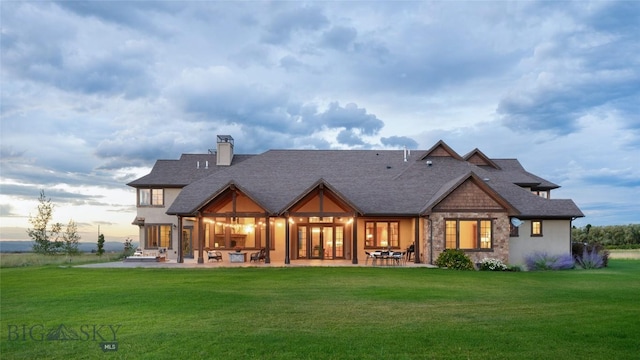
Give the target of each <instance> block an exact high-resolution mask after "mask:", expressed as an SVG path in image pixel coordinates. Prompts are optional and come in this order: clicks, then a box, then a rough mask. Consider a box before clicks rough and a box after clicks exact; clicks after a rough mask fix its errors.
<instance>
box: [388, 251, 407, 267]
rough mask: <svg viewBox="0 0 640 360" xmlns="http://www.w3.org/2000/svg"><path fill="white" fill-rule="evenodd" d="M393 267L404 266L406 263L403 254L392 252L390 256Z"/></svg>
mask: <svg viewBox="0 0 640 360" xmlns="http://www.w3.org/2000/svg"><path fill="white" fill-rule="evenodd" d="M390 256H391V258H392V259H393V262H394V264H395V265H404V264H405V262H406V257H405V252H404V251H403V252H400V251H394V252H393V253H392V254H391V255H390Z"/></svg>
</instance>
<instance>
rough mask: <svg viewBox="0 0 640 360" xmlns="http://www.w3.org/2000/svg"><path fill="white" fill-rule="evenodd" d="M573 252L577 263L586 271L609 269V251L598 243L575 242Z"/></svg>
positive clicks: (572, 246) (572, 247)
mask: <svg viewBox="0 0 640 360" xmlns="http://www.w3.org/2000/svg"><path fill="white" fill-rule="evenodd" d="M571 252H572V253H573V257H574V258H575V259H576V263H577V264H578V265H580V266H581V267H583V268H585V269H598V268H601V267H607V265H608V263H609V251H607V250H606V249H605V248H604V246H602V244H600V243H598V242H593V243H580V242H574V243H573V244H572V245H571Z"/></svg>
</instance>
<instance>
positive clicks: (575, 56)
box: [497, 2, 640, 135]
mask: <svg viewBox="0 0 640 360" xmlns="http://www.w3.org/2000/svg"><path fill="white" fill-rule="evenodd" d="M630 4H631V3H630V2H629V3H624V2H622V3H608V4H605V3H601V4H600V5H601V6H599V7H598V6H596V7H594V8H595V9H596V10H595V11H594V12H593V13H592V14H590V15H589V19H591V20H590V21H591V23H590V24H591V25H592V27H589V26H587V27H579V28H576V29H575V30H573V31H571V32H568V33H566V32H559V33H558V34H556V35H555V36H554V37H553V38H551V39H550V40H549V41H548V42H547V43H546V44H541V45H539V46H538V47H537V49H536V52H535V53H534V58H533V60H534V61H535V62H534V64H535V66H536V68H535V69H534V70H533V71H534V74H537V76H536V77H535V78H531V77H529V78H526V79H523V81H522V84H521V85H520V86H521V87H522V88H516V89H515V90H514V91H511V92H510V93H509V94H508V95H506V96H504V97H503V99H502V100H501V101H500V103H499V105H498V108H497V112H498V114H499V115H500V116H501V118H502V121H503V124H504V125H506V126H507V127H509V128H511V129H513V130H516V131H528V130H534V131H550V132H552V133H555V134H558V135H566V134H569V133H572V132H575V131H576V130H578V129H579V122H578V121H579V119H580V118H581V117H582V116H585V115H587V114H589V113H593V112H598V111H599V110H600V109H603V108H604V109H605V110H606V108H607V107H610V108H614V109H617V111H618V112H620V113H621V115H622V118H626V119H636V120H635V121H637V119H638V113H639V111H640V105H638V104H639V103H638V99H639V98H640V87H639V86H638V84H639V83H640V71H639V70H638V69H639V68H640V58H638V57H637V56H631V57H630V56H629V54H630V53H634V54H637V53H639V52H640V43H639V42H638V40H637V36H629V35H630V34H632V33H634V34H635V33H640V21H639V20H638V19H639V18H640V15H639V14H640V7H638V6H635V5H631V6H629V5H630ZM554 10H555V11H557V12H564V11H567V9H564V8H554ZM623 13H624V15H623V16H619V17H618V15H621V14H623ZM556 15H557V14H556ZM613 17H615V24H612V19H613ZM586 24H589V22H587V23H586ZM620 34H625V35H624V36H621V35H620ZM631 121H632V122H633V121H634V120H631Z"/></svg>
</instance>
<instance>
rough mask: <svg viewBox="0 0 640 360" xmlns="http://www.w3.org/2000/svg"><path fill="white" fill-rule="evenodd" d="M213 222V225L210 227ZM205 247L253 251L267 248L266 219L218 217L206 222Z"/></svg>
mask: <svg viewBox="0 0 640 360" xmlns="http://www.w3.org/2000/svg"><path fill="white" fill-rule="evenodd" d="M209 222H211V225H209ZM204 231H205V246H208V247H210V248H240V249H245V248H248V249H253V248H259V247H263V246H265V245H266V244H265V241H266V238H267V230H266V220H265V218H253V217H238V218H235V219H233V218H223V217H218V218H214V219H210V220H208V222H205V229H204Z"/></svg>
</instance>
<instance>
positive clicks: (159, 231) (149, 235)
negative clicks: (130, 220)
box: [145, 225, 171, 249]
mask: <svg viewBox="0 0 640 360" xmlns="http://www.w3.org/2000/svg"><path fill="white" fill-rule="evenodd" d="M161 247H162V248H167V249H171V225H147V226H146V227H145V248H146V249H157V248H161Z"/></svg>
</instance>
